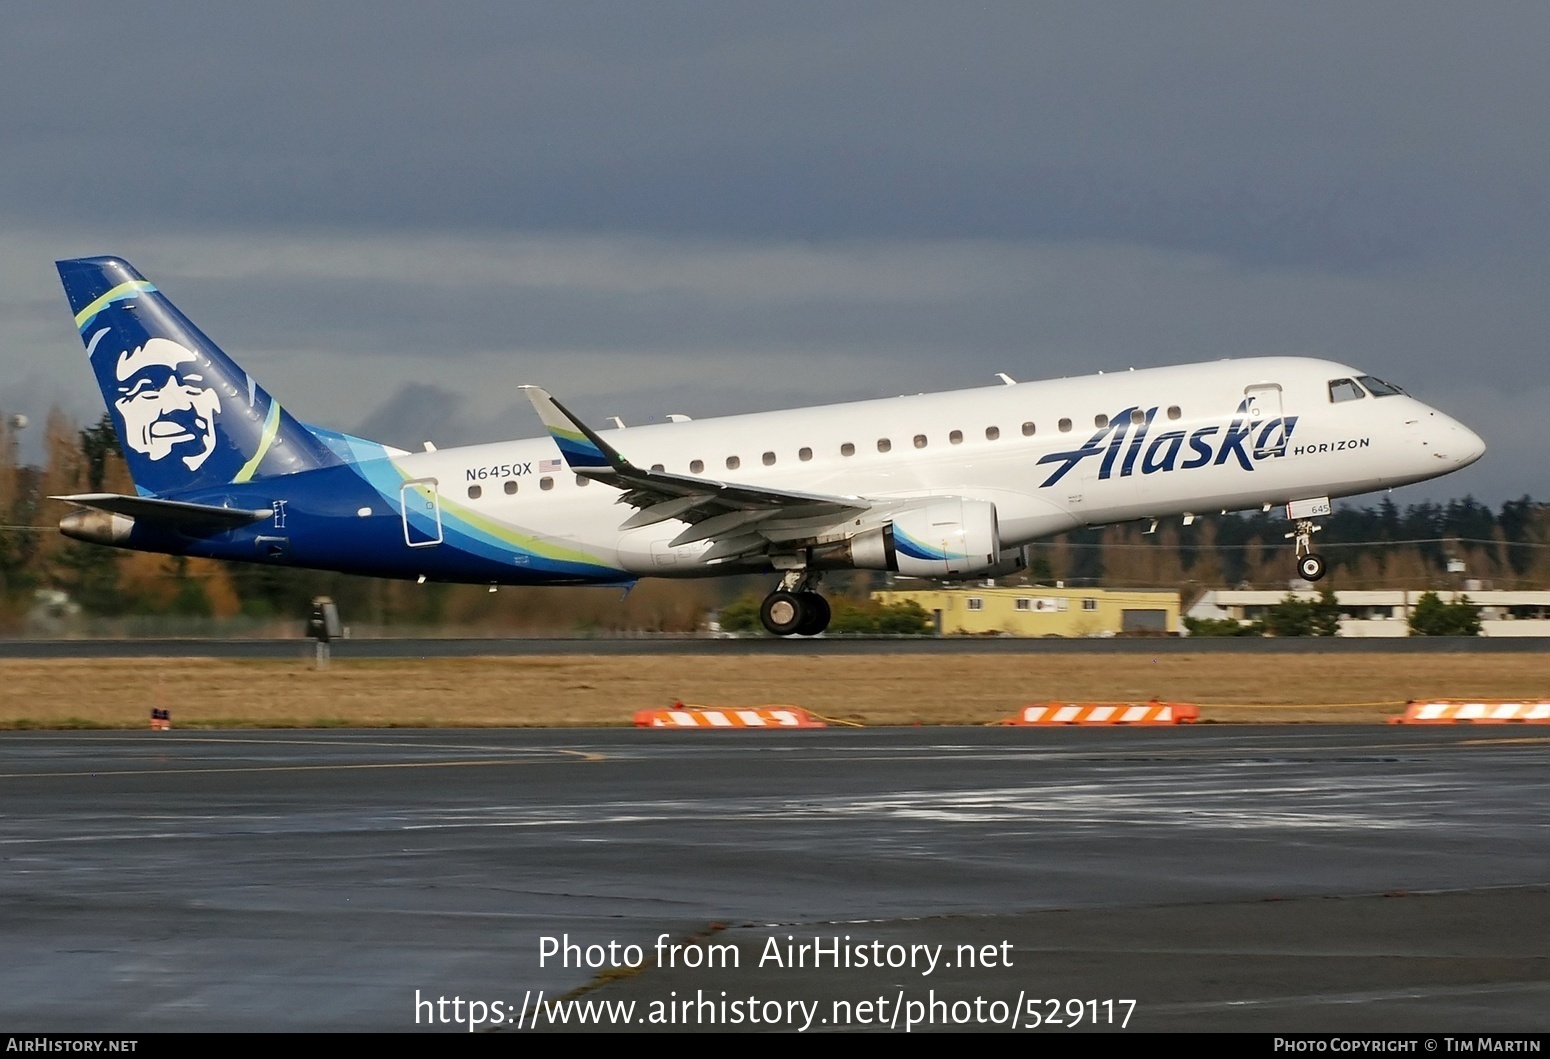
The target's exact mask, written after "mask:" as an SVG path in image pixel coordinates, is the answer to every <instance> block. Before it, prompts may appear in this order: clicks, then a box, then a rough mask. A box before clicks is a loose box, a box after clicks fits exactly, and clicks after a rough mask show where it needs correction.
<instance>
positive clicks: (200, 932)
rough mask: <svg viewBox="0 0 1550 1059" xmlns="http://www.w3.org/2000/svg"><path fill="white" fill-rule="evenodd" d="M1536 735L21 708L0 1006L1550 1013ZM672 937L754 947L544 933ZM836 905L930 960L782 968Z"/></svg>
mask: <svg viewBox="0 0 1550 1059" xmlns="http://www.w3.org/2000/svg"><path fill="white" fill-rule="evenodd" d="M1547 766H1550V735H1545V736H1541V735H1535V734H1534V732H1533V730H1532V729H1525V728H1517V727H1514V728H1511V729H1504V728H1490V729H1486V728H1460V729H1451V728H1450V729H1425V730H1419V729H1408V728H1397V727H1365V728H1356V727H1351V728H1346V727H1331V726H1318V727H1300V726H1280V727H1263V728H1258V727H1240V726H1199V727H1195V728H1179V729H1144V730H1143V729H1128V730H1115V731H1094V730H1060V729H1054V730H1044V729H990V728H970V729H943V728H913V729H866V730H834V729H831V730H826V731H814V732H787V733H774V732H764V733H748V734H745V733H737V732H713V733H682V732H678V733H674V732H661V731H633V730H567V731H559V730H499V731H489V730H462V731H392V730H378V731H371V732H344V731H341V732H320V731H288V732H211V733H194V732H172V733H166V734H156V733H150V732H146V733H70V732H8V733H4V734H3V735H0V857H3V864H4V873H3V884H0V885H3V890H0V900H3V904H4V907H5V909H6V910H7V911H6V915H5V916H4V917H3V918H0V951H4V952H5V953H6V954H7V958H6V959H5V960H4V961H3V962H0V985H3V988H0V1020H3V1021H4V1023H5V1024H6V1025H8V1026H10V1027H13V1028H15V1029H16V1030H17V1031H26V1032H34V1031H47V1030H55V1031H64V1030H81V1031H85V1030H97V1031H107V1030H112V1031H123V1032H135V1031H151V1030H167V1029H331V1030H332V1029H341V1030H342V1029H363V1030H403V1029H413V1028H415V1025H416V1018H417V1015H418V1016H419V1018H420V1026H421V1028H426V1027H427V1025H429V1026H431V1027H433V1028H437V1029H457V1028H460V1026H459V1025H458V1024H456V1023H453V1022H447V1023H442V1022H440V1021H437V1019H436V1016H435V1015H434V1014H433V1013H429V1012H427V1009H426V1008H424V1007H420V1008H417V1007H416V1004H415V999H416V991H418V994H419V996H420V997H421V998H422V999H426V998H439V997H445V998H448V999H449V1000H450V999H451V998H453V997H458V998H461V1000H462V1001H464V1002H465V1004H466V1002H467V1001H469V1000H474V999H477V1000H479V1001H480V1002H481V1003H484V1004H486V1015H487V1016H489V1015H490V1014H491V1013H492V1012H493V1011H494V1010H495V1009H492V1008H489V1007H488V1005H489V1004H491V1003H494V1002H497V1001H499V1002H500V1003H501V1004H502V1005H503V1008H502V1009H501V1012H502V1017H503V1019H505V1012H506V1011H507V1010H509V1011H510V1013H511V1017H510V1019H509V1020H505V1021H503V1022H502V1023H501V1024H499V1025H496V1026H493V1027H491V1025H490V1022H491V1021H492V1020H489V1019H488V1018H487V1021H486V1024H485V1026H484V1027H482V1028H496V1029H503V1030H510V1029H512V1028H514V1027H513V1023H514V1022H515V1019H516V1011H517V1009H518V1007H519V1006H521V1007H523V1008H524V1015H523V1018H524V1029H526V1028H527V1027H528V1026H530V1025H531V1020H530V1017H529V1016H528V1015H527V1014H526V1009H527V1008H528V1007H529V1006H530V1001H531V1000H532V998H533V997H534V996H536V994H537V993H538V992H539V991H540V990H541V991H543V992H544V994H545V996H546V997H547V998H549V1000H550V1001H553V1000H554V999H556V998H560V997H564V996H566V995H567V994H572V995H574V996H577V997H579V998H580V999H582V1000H584V1001H602V1000H607V1001H610V1002H617V1003H620V1004H623V1003H628V1002H634V1003H635V1004H637V1005H639V1006H637V1007H636V1008H633V1009H631V1010H632V1011H633V1012H634V1015H633V1016H632V1017H631V1018H630V1020H629V1021H630V1022H631V1024H632V1026H633V1027H635V1028H650V1025H649V1023H645V1022H642V1021H641V1020H642V1019H645V1018H646V1017H647V1015H646V1013H647V1012H648V1011H650V1010H652V1009H651V1008H650V1007H649V1005H650V1004H651V1003H653V1002H657V1003H659V1004H660V1003H662V1002H664V1001H671V1002H674V1003H676V1002H678V1001H681V1000H682V999H684V998H686V997H687V998H696V997H698V998H699V999H700V1000H703V999H704V998H705V997H710V998H711V1000H712V1001H715V1000H719V999H725V998H724V997H720V996H718V995H719V994H721V993H722V991H726V992H727V996H729V997H730V998H732V999H737V998H740V997H749V998H757V999H758V1002H759V1003H760V1004H765V1003H766V1002H769V1003H777V1008H779V1010H781V1011H793V1010H794V1011H795V1012H796V1017H797V1018H798V1019H799V1020H800V1017H801V1015H802V1013H803V1011H804V1010H806V1009H803V1008H801V1007H797V1008H795V1009H792V1008H790V1007H789V1004H790V1002H792V1001H795V1002H798V1003H799V1004H805V1003H808V1002H811V1003H812V1004H814V1005H818V1006H817V1007H814V1008H812V1009H811V1010H812V1013H813V1021H811V1024H810V1028H811V1029H814V1030H817V1029H834V1028H856V1029H860V1028H870V1027H872V1026H874V1025H875V1020H874V1021H872V1022H866V1023H865V1024H862V1023H860V1022H858V1021H857V1015H856V1013H857V1012H858V1011H859V1010H861V1009H859V1008H856V1007H855V1006H853V1005H854V1004H859V1003H862V1002H863V1001H865V1002H867V1003H869V1004H870V1003H871V1000H868V998H874V999H875V998H885V999H887V1000H888V1001H889V1004H885V1005H884V1011H883V1012H882V1016H883V1018H882V1021H883V1024H884V1025H887V1024H888V1022H887V1019H886V1015H887V1014H888V1011H887V1008H888V1007H889V1005H891V1004H893V1003H894V1002H895V1001H897V1004H898V1005H899V1006H900V1007H902V1008H904V1009H905V1010H906V1012H907V1014H906V1020H907V1019H908V1012H909V1011H916V1013H921V1012H925V1011H927V1010H928V1008H927V1006H926V1005H929V1003H930V1000H931V999H932V998H935V999H942V1000H944V1003H945V1001H947V1000H954V999H962V998H967V999H966V1000H965V1002H968V1001H969V1000H972V999H973V998H976V997H978V998H979V999H980V1000H981V1002H982V1003H981V1007H982V1008H983V1010H984V1011H985V1012H988V1013H989V1014H991V1015H993V1014H995V1012H996V1011H998V1010H999V1011H1000V1012H1001V1013H1002V1014H1003V1015H1005V1014H1007V1013H1009V1012H1010V1011H1011V1010H1012V1009H1013V1008H1014V1007H1015V1006H1017V1005H1021V1007H1020V1008H1019V1010H1021V1011H1022V1012H1023V1013H1024V1016H1023V1017H1024V1019H1025V1021H1024V1022H1023V1024H1022V1025H1023V1026H1024V1027H1026V1025H1027V1022H1026V1018H1027V1016H1028V1014H1030V1013H1032V1012H1033V1011H1035V1010H1040V1011H1043V1012H1044V1013H1045V1014H1047V1013H1048V1012H1049V1010H1051V1009H1049V1008H1048V1007H1047V1006H1046V1007H1045V1008H1042V1009H1033V1008H1030V1007H1028V1005H1027V1004H1026V1001H1029V1000H1034V999H1037V1000H1040V1001H1041V1002H1043V1001H1048V1000H1058V1001H1061V1002H1062V1003H1064V1002H1065V1001H1068V1000H1071V999H1080V1000H1081V1001H1083V1002H1085V1001H1087V1000H1098V1001H1101V1000H1104V999H1105V998H1109V999H1118V1000H1124V999H1131V1000H1134V1001H1135V1004H1134V1008H1133V1013H1132V1014H1131V1015H1130V1017H1129V1018H1128V1025H1129V1028H1130V1029H1142V1030H1161V1029H1170V1030H1171V1029H1249V1030H1269V1029H1275V1030H1296V1029H1304V1030H1352V1029H1370V1030H1378V1029H1388V1030H1439V1031H1441V1030H1457V1031H1485V1030H1513V1029H1516V1030H1541V1031H1542V1030H1544V1029H1546V1028H1547V1025H1550V1014H1547V1012H1550V959H1547V956H1550V915H1547V914H1546V913H1547V912H1550V827H1547V824H1546V817H1545V811H1544V806H1545V805H1546V804H1547V795H1550V767H1547ZM664 935H665V936H666V937H667V939H668V941H669V942H671V943H684V942H685V941H686V940H689V947H688V948H686V949H682V950H680V953H679V956H680V960H687V959H688V958H690V957H691V956H693V953H694V952H697V953H698V956H697V957H695V958H698V959H701V960H703V959H704V958H705V957H706V955H707V954H708V953H709V951H710V950H709V949H707V946H708V945H726V946H730V947H732V948H727V949H721V950H718V951H719V952H720V954H721V956H722V958H723V959H727V958H729V954H730V953H731V952H732V951H733V950H734V948H735V951H736V952H737V956H736V957H735V958H736V959H737V961H738V964H737V967H736V968H730V967H728V968H722V969H715V970H708V969H705V968H704V967H699V968H694V967H689V968H685V967H683V966H682V965H681V964H680V966H678V967H676V968H666V967H662V966H651V965H650V964H649V962H648V964H647V965H646V966H643V967H640V968H635V969H626V970H628V971H629V973H621V974H618V975H616V976H610V977H609V978H608V980H607V981H604V980H603V979H602V978H600V977H599V970H601V969H600V968H592V967H587V966H585V965H584V963H585V960H584V959H582V958H580V957H578V960H577V962H578V963H581V964H583V965H582V966H571V967H563V966H556V959H555V958H548V959H547V960H546V964H545V965H544V966H540V952H541V945H542V944H543V942H542V941H541V939H543V938H546V937H549V938H555V939H560V938H567V936H568V938H567V940H568V941H570V942H571V943H574V944H576V945H577V946H578V952H582V953H584V951H585V949H586V947H587V946H589V945H598V946H606V945H607V943H608V942H610V941H613V942H617V943H618V947H620V948H622V947H623V946H627V945H630V944H635V945H639V946H641V951H642V953H645V954H646V955H647V956H650V955H651V954H652V953H653V952H654V946H655V943H656V941H657V939H658V938H660V937H662V936H664ZM815 938H816V939H818V940H819V941H820V942H821V943H824V944H826V943H827V942H826V940H825V939H836V940H835V944H836V945H844V946H846V951H847V952H849V951H850V948H849V947H852V946H858V945H863V944H866V945H870V944H872V943H874V942H875V943H876V944H877V946H879V947H878V948H875V949H871V950H869V951H872V952H876V953H886V952H888V951H890V947H892V946H900V947H901V948H900V949H899V951H915V952H929V951H930V950H931V947H932V946H936V945H941V946H942V948H941V949H940V950H938V953H939V957H940V960H941V964H940V965H939V966H937V967H936V968H935V970H934V971H932V972H931V973H926V974H923V973H921V970H922V968H921V967H919V966H914V967H888V966H884V967H882V968H876V967H869V968H866V967H856V966H854V965H852V966H842V967H834V966H820V967H819V968H817V969H816V970H815V969H813V967H812V964H811V963H810V962H809V963H806V964H804V966H803V967H800V968H792V967H787V966H781V965H778V964H771V963H770V962H769V961H768V960H767V959H766V960H765V962H764V965H763V966H760V965H759V962H760V958H761V956H765V957H767V956H768V951H767V950H768V946H769V945H770V944H771V941H772V940H773V941H774V942H775V943H776V944H777V945H778V946H784V945H786V944H787V942H788V940H789V941H791V942H793V943H802V942H804V941H811V940H813V939H815ZM690 939H698V940H690ZM839 939H848V940H843V941H841V940H839ZM959 946H968V947H970V950H969V951H970V953H971V955H972V954H974V953H979V954H980V955H982V956H983V955H984V954H985V953H986V952H987V951H989V950H994V951H995V953H997V954H998V955H996V956H995V958H994V961H993V962H992V964H991V965H990V966H984V965H982V964H983V961H982V962H981V964H976V966H974V967H972V968H970V967H965V966H963V965H962V963H963V961H962V953H963V952H964V950H963V949H960V948H959ZM915 947H920V948H915ZM987 947H988V948H987ZM691 950H693V951H691ZM955 959H957V960H958V962H957V963H955V964H954V965H953V966H951V967H948V966H946V964H948V963H951V962H953V961H954V960H955ZM820 962H822V961H820ZM576 990H585V991H584V992H581V993H574V994H573V991H576ZM996 1000H999V1001H1000V1002H1001V1003H1002V1007H1001V1008H1000V1009H994V1008H993V1007H987V1006H986V1005H987V1004H993V1003H994V1002H995V1001H996ZM835 1001H843V1002H844V1003H845V1004H846V1005H849V1006H846V1007H844V1008H843V1009H842V1008H839V1007H836V1006H835ZM917 1002H918V1003H920V1004H921V1005H922V1007H921V1008H919V1009H918V1010H917V1009H910V1008H908V1005H909V1004H911V1003H917ZM782 1004H785V1005H788V1006H787V1007H780V1005H782ZM433 1010H434V1009H433ZM447 1010H448V1012H449V1013H450V1010H451V1006H450V1005H448V1008H447ZM598 1010H599V1011H601V1010H602V1009H598ZM609 1010H610V1011H614V1010H615V1009H609ZM617 1010H618V1011H623V1010H624V1009H623V1008H619V1009H617ZM667 1010H671V1009H667ZM707 1010H708V1009H706V1008H704V1007H703V1006H701V1007H700V1008H698V1009H696V1014H695V1018H697V1019H699V1020H700V1021H703V1019H704V1018H705V1017H706V1012H707ZM758 1010H761V1011H763V1010H765V1009H764V1008H759V1009H758ZM769 1010H775V1009H769ZM866 1010H867V1011H868V1012H871V1013H872V1014H874V1015H875V1014H877V1012H876V1011H875V1010H874V1009H873V1008H867V1009H866ZM942 1010H943V1018H944V1019H947V1020H949V1021H951V1019H952V1018H953V1016H954V1012H953V1009H952V1008H951V1007H947V1006H944V1008H943V1009H942ZM960 1010H968V1009H960ZM1058 1010H1066V1009H1064V1008H1061V1009H1058ZM1086 1010H1092V1011H1093V1012H1094V1013H1095V1017H1099V1018H1100V1022H1101V1018H1102V1015H1101V1012H1102V1009H1101V1007H1098V1008H1093V1009H1086V1008H1084V1011H1086ZM842 1012H843V1013H844V1015H845V1021H844V1022H843V1023H841V1022H839V1021H837V1020H838V1016H839V1014H840V1013H842ZM709 1014H710V1016H711V1017H714V1015H715V1011H714V1010H710V1011H709ZM686 1017H688V1016H687V1015H686ZM1084 1018H1085V1016H1084ZM819 1019H824V1020H830V1019H834V1020H836V1021H828V1022H825V1021H818V1020H819ZM1088 1021H1089V1022H1090V1021H1091V1020H1090V1019H1089V1020H1088ZM718 1025H719V1024H718ZM800 1026H801V1023H800V1021H798V1023H797V1028H800ZM894 1027H895V1028H899V1029H902V1028H904V1027H903V1025H902V1024H899V1023H895V1024H894ZM461 1028H466V1020H465V1023H464V1024H463V1025H462V1027H461ZM540 1028H548V1026H541V1027H540ZM673 1028H683V1027H682V1026H681V1025H680V1026H675V1027H673ZM690 1028H694V1026H693V1025H691V1026H690ZM734 1028H771V1027H769V1026H768V1025H767V1024H766V1023H763V1022H761V1023H759V1024H757V1025H753V1024H746V1023H744V1024H737V1025H736V1026H735V1027H734ZM773 1028H792V1027H791V1025H790V1024H789V1023H786V1022H782V1023H780V1024H778V1025H776V1026H774V1027H773ZM914 1028H916V1029H926V1028H932V1027H928V1026H926V1025H920V1026H916V1027H914ZM935 1028H941V1027H940V1026H939V1025H938V1026H936V1027H935ZM952 1028H957V1029H973V1028H986V1029H994V1028H1006V1024H1005V1023H1004V1022H1003V1023H998V1024H985V1023H983V1022H982V1023H977V1024H976V1023H971V1024H958V1025H954V1026H953V1027H952ZM1079 1028H1081V1027H1079ZM1100 1028H1106V1026H1101V1027H1100ZM1052 1029H1053V1030H1055V1031H1057V1032H1067V1030H1066V1029H1065V1027H1064V1026H1060V1027H1051V1026H1049V1025H1048V1024H1047V1023H1044V1024H1041V1026H1040V1030H1041V1031H1044V1032H1048V1031H1050V1030H1052Z"/></svg>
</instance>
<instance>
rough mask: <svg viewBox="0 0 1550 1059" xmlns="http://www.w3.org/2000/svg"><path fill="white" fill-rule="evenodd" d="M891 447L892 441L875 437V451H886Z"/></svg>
mask: <svg viewBox="0 0 1550 1059" xmlns="http://www.w3.org/2000/svg"><path fill="white" fill-rule="evenodd" d="M891 448H893V442H891V441H889V440H888V439H887V438H878V439H877V451H878V452H887V451H888V450H889V449H891Z"/></svg>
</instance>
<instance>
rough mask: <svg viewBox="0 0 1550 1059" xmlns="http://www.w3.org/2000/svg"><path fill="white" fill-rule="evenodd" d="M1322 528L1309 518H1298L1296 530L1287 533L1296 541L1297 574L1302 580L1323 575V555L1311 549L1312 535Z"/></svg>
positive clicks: (1314, 579) (1316, 578)
mask: <svg viewBox="0 0 1550 1059" xmlns="http://www.w3.org/2000/svg"><path fill="white" fill-rule="evenodd" d="M1323 528H1324V527H1323V526H1319V525H1316V524H1315V523H1314V522H1313V521H1312V520H1311V519H1299V520H1298V522H1297V529H1296V531H1295V532H1292V533H1288V534H1287V536H1288V537H1291V538H1294V539H1295V540H1296V542H1297V576H1298V577H1300V578H1302V579H1303V580H1304V581H1317V580H1318V579H1319V578H1321V577H1323V576H1324V570H1325V567H1324V557H1323V556H1322V555H1319V554H1317V553H1316V552H1314V550H1313V535H1314V534H1315V533H1317V532H1318V531H1319V530H1321V529H1323Z"/></svg>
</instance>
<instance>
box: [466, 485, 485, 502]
mask: <svg viewBox="0 0 1550 1059" xmlns="http://www.w3.org/2000/svg"><path fill="white" fill-rule="evenodd" d="M483 495H484V487H483V486H478V485H471V486H469V487H468V499H470V500H478V499H479V498H480V497H481V496H483Z"/></svg>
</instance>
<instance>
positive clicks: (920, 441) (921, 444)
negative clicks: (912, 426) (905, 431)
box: [915, 434, 926, 449]
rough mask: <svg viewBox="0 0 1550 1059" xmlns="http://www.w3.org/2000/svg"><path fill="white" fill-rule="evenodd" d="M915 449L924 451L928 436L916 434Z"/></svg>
mask: <svg viewBox="0 0 1550 1059" xmlns="http://www.w3.org/2000/svg"><path fill="white" fill-rule="evenodd" d="M915 447H916V448H917V449H923V448H925V447H926V435H924V434H916V435H915Z"/></svg>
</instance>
